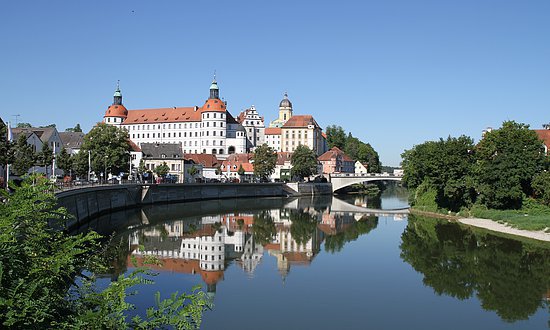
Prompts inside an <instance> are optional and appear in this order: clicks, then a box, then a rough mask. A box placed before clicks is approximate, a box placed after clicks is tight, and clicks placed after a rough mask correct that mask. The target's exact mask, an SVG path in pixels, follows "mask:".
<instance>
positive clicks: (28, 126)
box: [17, 123, 32, 128]
mask: <svg viewBox="0 0 550 330" xmlns="http://www.w3.org/2000/svg"><path fill="white" fill-rule="evenodd" d="M31 127H32V125H31V124H29V123H18V124H17V128H31Z"/></svg>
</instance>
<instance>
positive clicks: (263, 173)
mask: <svg viewBox="0 0 550 330" xmlns="http://www.w3.org/2000/svg"><path fill="white" fill-rule="evenodd" d="M276 164H277V153H276V152H275V151H274V150H273V149H271V148H270V147H268V146H267V144H263V145H261V146H259V147H258V148H256V150H254V175H255V176H257V177H259V178H260V180H262V181H266V180H267V179H268V178H269V176H270V175H271V174H273V172H274V171H275V165H276Z"/></svg>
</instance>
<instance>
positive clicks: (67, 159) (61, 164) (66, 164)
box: [56, 148, 73, 175]
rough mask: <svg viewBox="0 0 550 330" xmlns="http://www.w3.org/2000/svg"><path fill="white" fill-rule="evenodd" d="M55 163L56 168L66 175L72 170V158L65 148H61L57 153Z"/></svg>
mask: <svg viewBox="0 0 550 330" xmlns="http://www.w3.org/2000/svg"><path fill="white" fill-rule="evenodd" d="M56 165H57V167H58V168H60V169H61V170H63V172H64V173H65V174H66V175H67V174H69V172H71V171H72V170H73V158H72V157H71V155H69V153H68V152H67V150H66V149H65V148H62V149H61V151H60V152H59V154H58V155H57V161H56Z"/></svg>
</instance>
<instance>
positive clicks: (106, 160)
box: [104, 155, 108, 183]
mask: <svg viewBox="0 0 550 330" xmlns="http://www.w3.org/2000/svg"><path fill="white" fill-rule="evenodd" d="M107 158H108V156H107V155H105V176H104V178H105V182H104V183H106V182H107Z"/></svg>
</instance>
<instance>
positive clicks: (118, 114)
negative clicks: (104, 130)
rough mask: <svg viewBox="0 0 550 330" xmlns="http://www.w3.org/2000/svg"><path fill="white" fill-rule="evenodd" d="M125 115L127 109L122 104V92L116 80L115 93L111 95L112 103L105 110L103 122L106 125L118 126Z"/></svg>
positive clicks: (126, 115) (124, 118)
mask: <svg viewBox="0 0 550 330" xmlns="http://www.w3.org/2000/svg"><path fill="white" fill-rule="evenodd" d="M127 117H128V110H127V109H126V107H125V106H124V105H122V93H121V92H120V84H119V82H117V84H116V90H115V94H114V95H113V104H111V105H110V106H109V107H108V108H107V111H105V115H104V116H103V122H104V123H105V124H107V125H115V126H119V125H120V124H122V122H123V121H124V120H126V118H127Z"/></svg>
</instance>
